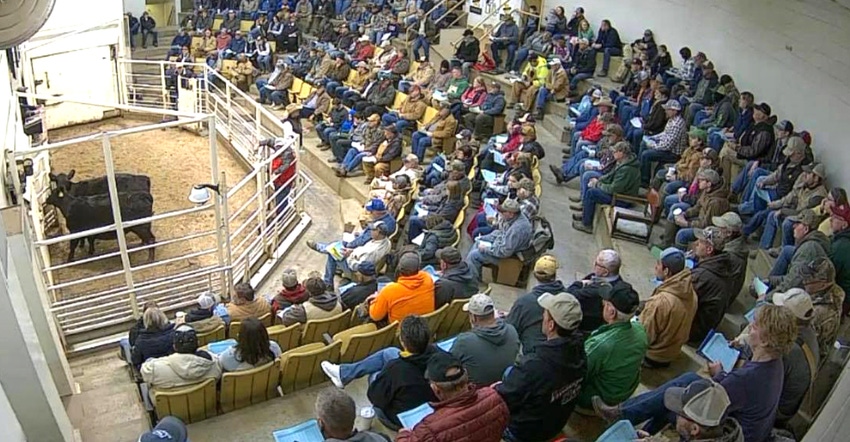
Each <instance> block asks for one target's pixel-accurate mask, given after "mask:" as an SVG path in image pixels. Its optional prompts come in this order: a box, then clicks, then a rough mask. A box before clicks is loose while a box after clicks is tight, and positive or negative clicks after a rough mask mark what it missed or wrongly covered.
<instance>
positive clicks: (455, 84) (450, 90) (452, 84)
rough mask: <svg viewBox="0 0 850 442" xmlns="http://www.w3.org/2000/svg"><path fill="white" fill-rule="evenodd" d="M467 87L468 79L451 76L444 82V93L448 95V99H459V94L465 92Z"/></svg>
mask: <svg viewBox="0 0 850 442" xmlns="http://www.w3.org/2000/svg"><path fill="white" fill-rule="evenodd" d="M468 87H469V80H467V79H466V78H464V77H461V78H457V79H456V78H452V79H451V80H449V82H448V83H447V84H446V95H447V96H448V97H449V100H460V96H461V95H463V93H464V92H466V88H468Z"/></svg>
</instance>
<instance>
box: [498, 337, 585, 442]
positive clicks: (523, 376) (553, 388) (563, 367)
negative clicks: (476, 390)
mask: <svg viewBox="0 0 850 442" xmlns="http://www.w3.org/2000/svg"><path fill="white" fill-rule="evenodd" d="M586 372H587V355H586V354H585V353H584V343H583V340H582V338H581V335H580V334H579V333H573V334H572V335H570V336H567V337H563V338H556V339H551V340H548V341H545V342H543V343H541V344H540V345H538V346H537V351H536V352H535V353H534V354H532V355H527V356H523V357H522V359H520V361H519V362H518V363H517V364H516V365H514V366H513V368H512V369H511V370H510V372H508V374H507V375H506V376H505V380H504V381H503V382H502V383H501V384H499V385H497V386H496V391H497V392H498V393H499V394H500V395H501V396H502V399H503V400H504V401H505V403H506V404H507V405H508V409H509V410H510V412H511V421H510V423H509V424H508V430H510V432H511V434H513V435H514V436H515V437H516V438H517V439H518V440H524V441H544V440H550V439H552V438H553V437H555V435H557V434H558V433H559V432H560V431H561V429H562V428H563V427H564V425H566V423H567V420H569V418H570V414H572V412H573V408H575V401H576V398H577V397H578V395H579V392H580V391H581V385H582V381H583V380H584V376H585V373H586Z"/></svg>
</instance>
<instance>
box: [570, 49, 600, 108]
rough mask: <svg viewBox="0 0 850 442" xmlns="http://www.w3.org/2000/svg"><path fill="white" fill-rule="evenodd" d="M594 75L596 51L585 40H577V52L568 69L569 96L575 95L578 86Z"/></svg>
mask: <svg viewBox="0 0 850 442" xmlns="http://www.w3.org/2000/svg"><path fill="white" fill-rule="evenodd" d="M595 73H596V51H595V50H594V49H593V48H592V47H590V42H589V41H588V40H587V39H586V38H579V39H578V50H577V51H576V52H575V55H574V56H573V64H572V66H571V67H570V95H573V94H576V90H577V89H578V84H579V83H580V82H582V81H584V80H587V79H589V78H593V75H594V74H595Z"/></svg>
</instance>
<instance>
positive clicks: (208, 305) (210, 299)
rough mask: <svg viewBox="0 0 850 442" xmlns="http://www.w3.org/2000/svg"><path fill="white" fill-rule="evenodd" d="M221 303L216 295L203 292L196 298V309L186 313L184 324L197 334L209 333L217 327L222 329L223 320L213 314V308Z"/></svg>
mask: <svg viewBox="0 0 850 442" xmlns="http://www.w3.org/2000/svg"><path fill="white" fill-rule="evenodd" d="M219 302H221V299H220V298H219V296H218V294H216V293H213V292H204V293H201V294H200V295H199V296H198V299H197V303H198V307H197V308H193V309H191V310H189V312H188V313H186V318H185V323H186V324H189V325H191V326H192V328H194V329H195V332H197V333H199V334H205V333H209V332H211V331H213V330H215V329H217V328H219V327H224V320H222V319H221V318H220V317H219V316H218V315H216V314H215V306H216V304H218V303H219Z"/></svg>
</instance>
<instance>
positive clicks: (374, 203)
mask: <svg viewBox="0 0 850 442" xmlns="http://www.w3.org/2000/svg"><path fill="white" fill-rule="evenodd" d="M386 210H387V206H386V205H385V204H384V200H382V199H379V198H375V199H372V200H370V201H369V202H368V203H366V211H367V212H385V211H386Z"/></svg>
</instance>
